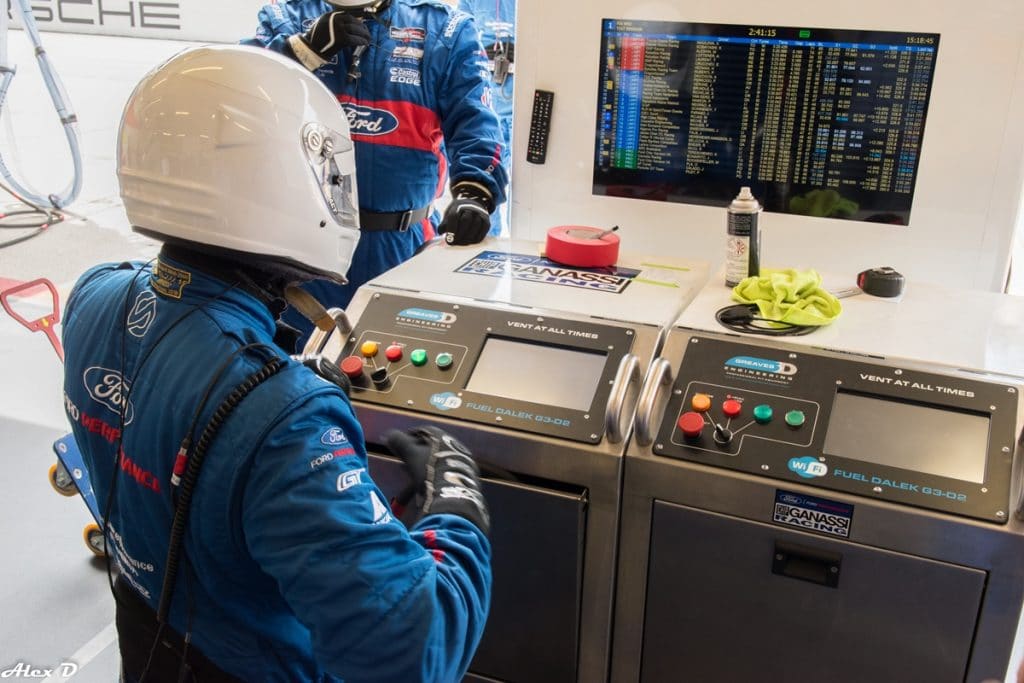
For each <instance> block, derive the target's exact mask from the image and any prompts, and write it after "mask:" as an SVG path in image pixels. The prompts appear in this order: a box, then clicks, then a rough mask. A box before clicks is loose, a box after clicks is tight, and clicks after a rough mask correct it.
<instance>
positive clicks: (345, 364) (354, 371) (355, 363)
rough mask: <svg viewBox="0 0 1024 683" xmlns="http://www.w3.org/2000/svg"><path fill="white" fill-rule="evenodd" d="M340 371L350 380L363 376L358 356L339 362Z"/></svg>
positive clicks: (361, 360) (360, 359) (361, 363)
mask: <svg viewBox="0 0 1024 683" xmlns="http://www.w3.org/2000/svg"><path fill="white" fill-rule="evenodd" d="M341 371H342V372H344V373H345V374H346V375H348V376H349V377H350V378H352V379H356V378H357V377H362V376H363V359H362V358H361V357H359V356H349V357H348V358H346V359H345V360H343V361H341Z"/></svg>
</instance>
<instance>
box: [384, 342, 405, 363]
mask: <svg viewBox="0 0 1024 683" xmlns="http://www.w3.org/2000/svg"><path fill="white" fill-rule="evenodd" d="M384 357H385V358H387V359H388V360H389V361H391V362H392V363H397V362H398V361H400V360H402V347H401V346H399V345H398V344H392V345H391V346H389V347H388V348H387V350H386V351H384Z"/></svg>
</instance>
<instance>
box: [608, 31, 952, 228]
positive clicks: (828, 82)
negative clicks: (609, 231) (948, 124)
mask: <svg viewBox="0 0 1024 683" xmlns="http://www.w3.org/2000/svg"><path fill="white" fill-rule="evenodd" d="M938 47H939V36H938V34H933V33H895V32H889V31H854V30H838V29H820V28H793V27H783V26H745V25H729V24H696V23H681V22H667V21H636V20H626V19H604V20H603V24H602V37H601V55H600V64H601V80H600V85H599V88H598V101H597V135H596V138H597V140H596V149H595V153H594V190H593V191H594V194H597V195H608V196H616V197H632V198H639V199H651V200H658V201H669V202H683V203H688V204H703V205H710V206H725V205H726V204H727V203H728V202H729V201H730V200H731V199H732V198H733V197H734V196H735V195H736V193H737V191H738V190H739V188H740V187H741V186H744V185H747V186H750V187H751V188H752V189H753V190H754V194H755V196H756V197H757V198H758V199H759V200H760V201H761V203H762V205H763V206H764V208H765V209H766V210H768V211H777V212H781V213H790V214H803V215H810V216H820V217H828V218H842V219H852V220H862V221H873V222H883V223H893V224H900V225H906V224H908V223H909V221H910V210H911V206H912V204H913V198H914V184H915V181H916V178H917V168H918V163H919V161H920V156H921V141H922V136H923V135H924V128H925V118H926V115H927V112H928V101H929V98H930V95H931V88H932V78H933V75H934V73H935V59H936V54H937V51H938Z"/></svg>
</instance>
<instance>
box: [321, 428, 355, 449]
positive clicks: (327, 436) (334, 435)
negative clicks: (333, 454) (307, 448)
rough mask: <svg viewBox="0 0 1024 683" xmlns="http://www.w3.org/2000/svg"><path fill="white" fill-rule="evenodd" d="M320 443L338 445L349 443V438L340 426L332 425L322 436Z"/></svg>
mask: <svg viewBox="0 0 1024 683" xmlns="http://www.w3.org/2000/svg"><path fill="white" fill-rule="evenodd" d="M320 443H322V444H323V445H325V446H337V445H339V444H343V443H348V438H347V437H346V436H345V432H343V431H341V428H340V427H331V428H330V429H328V430H327V431H326V432H324V435H323V436H321V437H320Z"/></svg>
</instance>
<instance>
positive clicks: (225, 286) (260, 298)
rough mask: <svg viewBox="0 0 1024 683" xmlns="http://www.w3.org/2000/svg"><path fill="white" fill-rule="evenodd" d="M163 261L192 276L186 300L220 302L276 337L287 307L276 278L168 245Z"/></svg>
mask: <svg viewBox="0 0 1024 683" xmlns="http://www.w3.org/2000/svg"><path fill="white" fill-rule="evenodd" d="M159 261H160V263H166V264H168V265H170V266H172V267H174V268H176V269H179V270H181V271H183V272H184V273H185V274H186V276H187V277H188V283H187V285H185V286H184V287H183V288H182V290H181V297H180V298H181V299H182V300H183V301H190V302H195V303H198V302H201V301H202V300H204V299H205V300H209V299H216V300H217V301H219V302H223V303H224V304H225V305H228V306H233V307H237V308H239V309H241V312H242V313H244V314H246V315H247V316H248V318H249V319H250V321H251V323H252V325H253V326H254V327H256V328H257V329H259V331H261V332H264V333H266V334H267V335H268V336H273V335H274V334H275V325H276V321H277V319H278V317H280V315H281V313H282V312H283V311H284V309H285V308H286V306H287V304H286V303H285V301H284V295H283V291H284V285H280V290H278V283H277V282H273V280H275V278H274V277H273V276H271V275H269V274H267V273H265V272H261V271H258V270H255V269H251V268H246V267H233V266H237V265H238V264H233V263H232V262H230V261H223V260H220V259H217V258H216V257H211V256H210V255H208V254H200V253H199V252H195V251H192V250H189V249H187V248H184V247H181V246H179V245H171V244H165V245H164V246H163V248H162V249H161V250H160V258H159ZM284 284H288V283H284ZM278 292H279V293H278Z"/></svg>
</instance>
